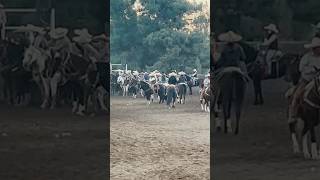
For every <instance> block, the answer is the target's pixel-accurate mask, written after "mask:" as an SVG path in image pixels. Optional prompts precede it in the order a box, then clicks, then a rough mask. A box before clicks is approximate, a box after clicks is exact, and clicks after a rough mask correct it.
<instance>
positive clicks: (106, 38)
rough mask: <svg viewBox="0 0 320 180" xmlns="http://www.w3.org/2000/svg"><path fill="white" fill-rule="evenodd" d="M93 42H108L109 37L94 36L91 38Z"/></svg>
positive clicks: (103, 35)
mask: <svg viewBox="0 0 320 180" xmlns="http://www.w3.org/2000/svg"><path fill="white" fill-rule="evenodd" d="M92 40H93V41H100V40H101V41H105V42H106V41H108V40H109V37H107V36H106V35H105V34H100V35H98V36H95V37H93V38H92Z"/></svg>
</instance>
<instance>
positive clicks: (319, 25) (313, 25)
mask: <svg viewBox="0 0 320 180" xmlns="http://www.w3.org/2000/svg"><path fill="white" fill-rule="evenodd" d="M311 26H312V27H313V28H315V29H320V22H319V23H318V24H316V25H315V24H311Z"/></svg>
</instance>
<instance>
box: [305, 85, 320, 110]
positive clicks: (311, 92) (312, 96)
mask: <svg viewBox="0 0 320 180" xmlns="http://www.w3.org/2000/svg"><path fill="white" fill-rule="evenodd" d="M301 99H302V100H303V101H304V102H306V103H308V104H309V105H310V106H312V107H314V108H318V109H319V108H320V98H319V93H318V90H317V87H316V83H315V82H314V81H311V82H310V83H309V84H307V86H306V87H305V89H304V93H303V97H301Z"/></svg>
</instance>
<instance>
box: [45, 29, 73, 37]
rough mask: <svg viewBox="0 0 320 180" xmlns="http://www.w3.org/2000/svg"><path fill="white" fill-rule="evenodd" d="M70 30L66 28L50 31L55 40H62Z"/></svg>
mask: <svg viewBox="0 0 320 180" xmlns="http://www.w3.org/2000/svg"><path fill="white" fill-rule="evenodd" d="M68 32H69V30H68V29H66V28H61V27H60V28H56V29H54V30H51V31H50V33H49V34H50V36H51V38H53V39H60V38H62V37H64V36H66V35H67V34H68Z"/></svg>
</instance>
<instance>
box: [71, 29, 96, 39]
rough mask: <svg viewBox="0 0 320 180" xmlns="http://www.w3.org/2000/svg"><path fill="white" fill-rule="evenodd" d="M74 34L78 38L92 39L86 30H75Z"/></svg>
mask: <svg viewBox="0 0 320 180" xmlns="http://www.w3.org/2000/svg"><path fill="white" fill-rule="evenodd" d="M74 33H75V34H76V35H78V36H85V37H90V38H92V35H91V34H90V33H89V31H88V29H86V28H84V29H75V30H74Z"/></svg>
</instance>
